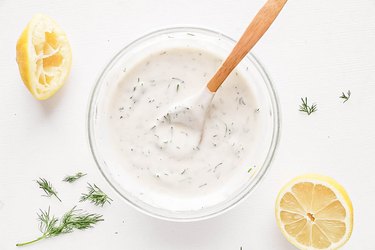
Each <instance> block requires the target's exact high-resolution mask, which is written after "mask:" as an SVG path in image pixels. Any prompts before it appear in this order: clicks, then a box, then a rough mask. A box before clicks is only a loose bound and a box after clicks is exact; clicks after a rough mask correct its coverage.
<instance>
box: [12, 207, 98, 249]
mask: <svg viewBox="0 0 375 250" xmlns="http://www.w3.org/2000/svg"><path fill="white" fill-rule="evenodd" d="M38 219H39V221H40V225H39V230H40V231H41V232H42V236H40V237H38V238H36V239H35V240H32V241H28V242H24V243H17V244H16V246H18V247H20V246H25V245H29V244H32V243H35V242H37V241H40V240H44V239H47V238H51V237H55V236H59V235H61V234H65V233H71V232H73V230H74V229H78V230H84V229H88V228H91V227H93V225H94V224H96V223H97V222H99V221H103V220H104V219H103V218H102V215H99V214H90V213H87V212H84V211H82V210H80V209H76V207H73V208H72V209H71V210H69V211H68V212H66V213H65V214H64V215H63V217H62V218H61V219H60V220H59V219H57V218H56V217H55V216H51V215H50V208H48V210H47V211H43V210H40V214H38Z"/></svg>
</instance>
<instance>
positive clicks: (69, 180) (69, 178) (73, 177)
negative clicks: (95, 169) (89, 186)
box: [63, 172, 86, 183]
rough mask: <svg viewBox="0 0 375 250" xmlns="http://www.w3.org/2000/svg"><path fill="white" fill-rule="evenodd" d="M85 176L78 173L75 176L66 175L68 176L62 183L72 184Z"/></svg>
mask: <svg viewBox="0 0 375 250" xmlns="http://www.w3.org/2000/svg"><path fill="white" fill-rule="evenodd" d="M85 175H86V174H84V173H81V172H78V173H76V174H75V175H68V176H66V177H65V178H64V180H63V181H65V182H69V183H72V182H75V181H76V180H78V179H79V178H81V177H83V176H85Z"/></svg>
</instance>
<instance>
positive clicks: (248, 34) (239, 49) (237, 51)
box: [207, 0, 287, 92]
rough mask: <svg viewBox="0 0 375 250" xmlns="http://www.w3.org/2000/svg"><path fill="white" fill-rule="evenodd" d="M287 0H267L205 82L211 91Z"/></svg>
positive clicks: (265, 28)
mask: <svg viewBox="0 0 375 250" xmlns="http://www.w3.org/2000/svg"><path fill="white" fill-rule="evenodd" d="M286 2H287V0H268V1H267V2H266V4H265V5H264V6H263V7H262V9H261V10H260V11H259V12H258V14H257V15H256V16H255V17H254V19H253V21H252V22H251V23H250V25H249V26H248V27H247V29H246V31H245V33H243V35H242V36H241V38H240V40H239V41H238V42H237V44H236V46H235V47H234V48H233V50H232V52H231V53H230V54H229V56H228V57H227V59H226V60H225V61H224V63H223V64H222V65H221V66H220V68H219V69H218V71H217V72H216V73H215V75H214V76H213V77H212V78H211V80H210V81H209V82H208V84H207V88H208V89H209V90H210V91H211V92H216V90H217V89H218V88H219V87H220V85H221V84H222V83H223V82H224V80H225V79H226V78H227V77H228V75H229V74H230V72H232V70H233V69H234V68H235V67H236V66H237V65H238V64H239V63H240V61H241V60H242V59H243V58H244V57H245V56H246V54H247V53H249V51H250V50H251V49H252V48H253V47H254V45H255V44H256V43H257V42H258V41H259V39H260V38H261V37H262V36H263V34H264V33H265V32H266V31H267V30H268V28H269V27H270V26H271V24H272V23H273V21H274V20H275V19H276V17H277V15H278V14H279V13H280V11H281V9H282V8H283V7H284V5H285V3H286Z"/></svg>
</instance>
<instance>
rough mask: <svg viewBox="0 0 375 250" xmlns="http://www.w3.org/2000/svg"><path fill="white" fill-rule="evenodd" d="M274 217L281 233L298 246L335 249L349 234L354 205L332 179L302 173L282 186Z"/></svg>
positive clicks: (351, 226) (302, 247) (301, 247)
mask: <svg viewBox="0 0 375 250" xmlns="http://www.w3.org/2000/svg"><path fill="white" fill-rule="evenodd" d="M276 220H277V224H278V226H279V227H280V229H281V232H282V233H283V234H284V236H285V237H286V238H287V239H288V241H289V242H291V243H292V244H293V245H294V246H296V247H297V248H299V249H338V248H339V247H341V246H342V245H343V244H345V243H346V242H347V241H348V240H349V238H350V235H351V233H352V228H353V206H352V203H351V201H350V198H349V196H348V194H347V193H346V191H345V190H344V188H343V187H342V186H341V185H340V184H339V183H337V182H336V181H335V180H334V179H332V178H330V177H325V176H320V175H312V174H311V175H304V176H300V177H297V178H295V179H293V180H291V181H290V182H289V183H287V184H286V185H285V186H284V187H283V188H282V189H281V191H280V193H279V195H278V197H277V200H276Z"/></svg>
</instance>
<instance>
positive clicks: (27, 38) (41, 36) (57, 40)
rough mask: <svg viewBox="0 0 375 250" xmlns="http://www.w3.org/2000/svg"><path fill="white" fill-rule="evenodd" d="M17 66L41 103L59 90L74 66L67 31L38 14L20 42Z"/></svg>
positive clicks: (17, 49)
mask: <svg viewBox="0 0 375 250" xmlns="http://www.w3.org/2000/svg"><path fill="white" fill-rule="evenodd" d="M16 51H17V57H16V59H17V63H18V67H19V71H20V74H21V77H22V80H23V82H24V83H25V85H26V87H27V88H28V89H29V91H30V92H31V94H32V95H33V96H34V97H35V98H36V99H38V100H45V99H47V98H49V97H51V96H52V95H53V94H55V93H56V91H57V90H59V89H60V88H61V87H62V86H63V84H64V81H65V79H66V78H67V76H68V75H69V72H70V68H71V64H72V52H71V48H70V44H69V41H68V39H67V37H66V34H65V32H64V31H63V30H62V29H61V28H60V27H59V25H58V24H57V23H56V22H55V21H54V20H52V19H51V18H50V17H48V16H46V15H43V14H37V15H35V16H34V17H33V18H32V19H31V21H30V22H29V23H28V25H27V26H26V28H25V29H24V31H23V32H22V34H21V36H20V38H19V39H18V42H17V47H16Z"/></svg>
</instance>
